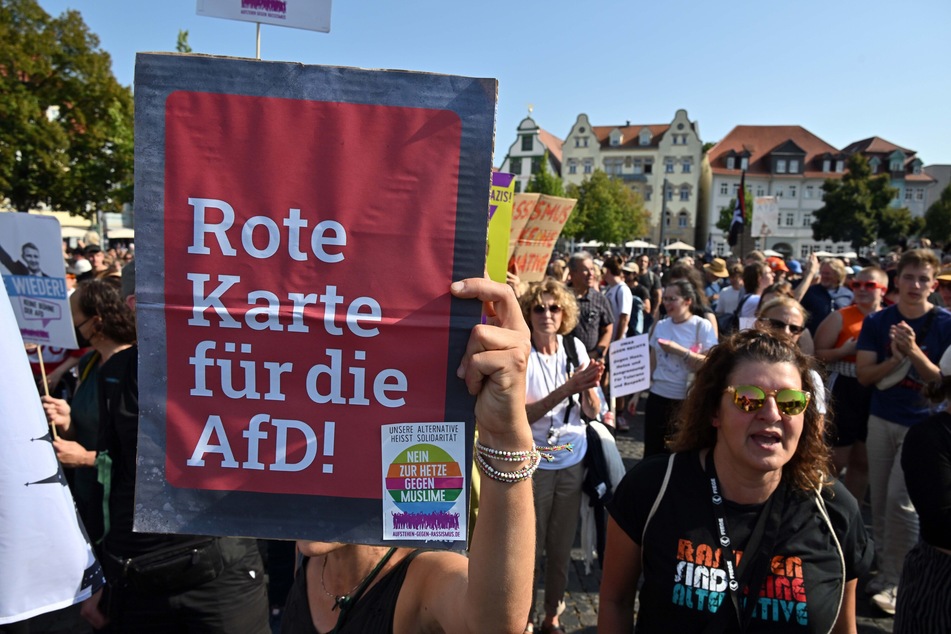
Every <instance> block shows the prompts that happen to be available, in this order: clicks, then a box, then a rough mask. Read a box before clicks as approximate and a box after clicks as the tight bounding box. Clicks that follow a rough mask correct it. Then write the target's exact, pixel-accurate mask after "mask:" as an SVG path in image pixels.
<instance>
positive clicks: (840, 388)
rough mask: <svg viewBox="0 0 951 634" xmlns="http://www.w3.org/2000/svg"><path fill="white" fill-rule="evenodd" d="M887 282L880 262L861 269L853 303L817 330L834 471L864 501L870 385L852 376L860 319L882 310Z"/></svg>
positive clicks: (866, 486)
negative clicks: (826, 389) (828, 395)
mask: <svg viewBox="0 0 951 634" xmlns="http://www.w3.org/2000/svg"><path fill="white" fill-rule="evenodd" d="M887 285H888V276H887V275H886V274H885V271H883V270H881V269H880V268H878V267H866V268H864V269H862V270H861V271H860V272H859V273H858V275H856V276H855V280H854V281H853V282H852V292H853V293H854V294H855V304H853V305H852V306H847V307H846V308H841V309H839V310H837V311H835V312H834V313H832V314H831V315H829V316H828V317H826V318H825V319H823V320H822V323H821V324H819V328H818V329H817V330H816V342H815V343H816V358H817V359H819V360H820V361H823V362H825V364H826V367H827V368H828V370H829V389H830V391H831V399H832V405H833V416H834V418H833V422H834V425H833V426H832V430H833V431H832V434H831V436H832V437H831V441H832V445H833V451H832V461H833V465H834V467H835V472H836V474H838V475H841V474H842V471H843V470H845V488H847V489H848V490H849V492H850V493H851V494H852V495H853V496H854V497H855V498H856V499H857V500H864V499H865V493H866V490H867V489H868V454H867V451H866V448H865V440H866V438H867V437H868V416H869V405H870V404H871V400H872V388H871V387H868V386H864V385H862V384H861V383H859V381H858V379H857V378H856V376H857V373H856V368H855V351H856V343H857V342H858V337H859V332H860V331H861V330H862V320H864V319H865V317H866V316H867V315H870V314H872V313H874V312H877V311H879V310H881V307H882V297H883V296H884V295H885V290H886V289H887V288H888V286H887Z"/></svg>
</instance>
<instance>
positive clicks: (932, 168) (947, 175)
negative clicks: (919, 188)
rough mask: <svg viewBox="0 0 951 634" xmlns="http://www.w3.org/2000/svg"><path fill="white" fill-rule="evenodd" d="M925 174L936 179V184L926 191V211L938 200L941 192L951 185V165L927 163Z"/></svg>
mask: <svg viewBox="0 0 951 634" xmlns="http://www.w3.org/2000/svg"><path fill="white" fill-rule="evenodd" d="M925 174H927V175H928V176H930V177H931V178H933V179H934V181H935V182H934V184H933V185H932V186H931V187H929V188H928V191H927V192H925V211H928V207H930V206H931V205H933V204H935V203H936V202H938V199H939V198H941V192H943V191H944V189H945V187H947V186H948V185H951V165H926V166H925Z"/></svg>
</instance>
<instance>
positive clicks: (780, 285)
mask: <svg viewBox="0 0 951 634" xmlns="http://www.w3.org/2000/svg"><path fill="white" fill-rule="evenodd" d="M780 297H785V298H788V299H790V300H791V301H792V302H793V303H795V304H796V305H797V306H798V310H799V311H801V312H802V314H803V315H808V313H807V312H806V310H805V309H804V308H803V307H802V305H801V304H799V302H797V301H796V299H795V297H794V295H793V290H792V285H791V284H790V283H789V282H787V281H786V280H783V281H781V282H774V283H772V284H770V285H769V286H767V287H766V289H765V290H764V291H763V294H762V295H760V298H759V304H757V306H756V316H757V317H762V316H763V310H764V309H765V306H766V305H767V304H770V303H772V301H773V300H774V299H778V298H780ZM805 318H806V317H804V319H805ZM795 339H796V343H797V345H798V346H799V349H800V350H802V351H803V352H804V353H805V354H809V355H811V354H813V353H814V352H815V351H816V347H815V343H814V342H813V340H812V335H811V334H809V331H808V330H805V329H804V330H802V331H801V332H798V333H795Z"/></svg>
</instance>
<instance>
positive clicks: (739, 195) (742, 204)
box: [727, 171, 746, 247]
mask: <svg viewBox="0 0 951 634" xmlns="http://www.w3.org/2000/svg"><path fill="white" fill-rule="evenodd" d="M745 213H746V172H745V171H744V172H743V173H742V174H740V189H739V190H738V191H737V192H736V207H734V208H733V222H731V223H730V236H729V237H728V238H727V242H728V243H729V245H730V246H731V247H732V246H734V245H736V241H737V240H739V237H740V234H741V233H743V225H745V224H746V219H745V217H744V214H745Z"/></svg>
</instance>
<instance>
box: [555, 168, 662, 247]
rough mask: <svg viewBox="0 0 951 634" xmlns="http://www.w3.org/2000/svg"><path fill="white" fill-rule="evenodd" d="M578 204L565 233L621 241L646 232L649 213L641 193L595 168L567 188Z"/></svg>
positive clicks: (572, 235)
mask: <svg viewBox="0 0 951 634" xmlns="http://www.w3.org/2000/svg"><path fill="white" fill-rule="evenodd" d="M568 196H569V197H570V198H577V199H578V205H577V206H576V207H575V210H574V212H573V213H572V214H571V217H569V218H568V222H567V223H566V224H565V228H564V230H563V231H562V235H564V236H565V237H576V238H577V237H584V238H587V239H589V240H598V241H600V242H613V243H615V244H622V243H624V242H626V241H628V240H632V239H634V238H636V237H638V236H642V235H644V234H646V233H647V228H648V213H647V211H646V210H645V209H644V203H643V202H642V201H641V197H640V196H638V195H637V194H636V193H635V192H633V191H631V190H630V189H629V188H628V187H626V186H625V185H624V183H622V182H621V181H620V180H618V179H615V178H611V177H610V176H608V175H607V174H605V173H604V172H603V171H602V170H595V171H594V173H593V174H592V175H591V177H590V178H588V179H586V180H585V181H584V182H583V183H581V185H580V186H578V185H573V186H571V187H569V188H568Z"/></svg>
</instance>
